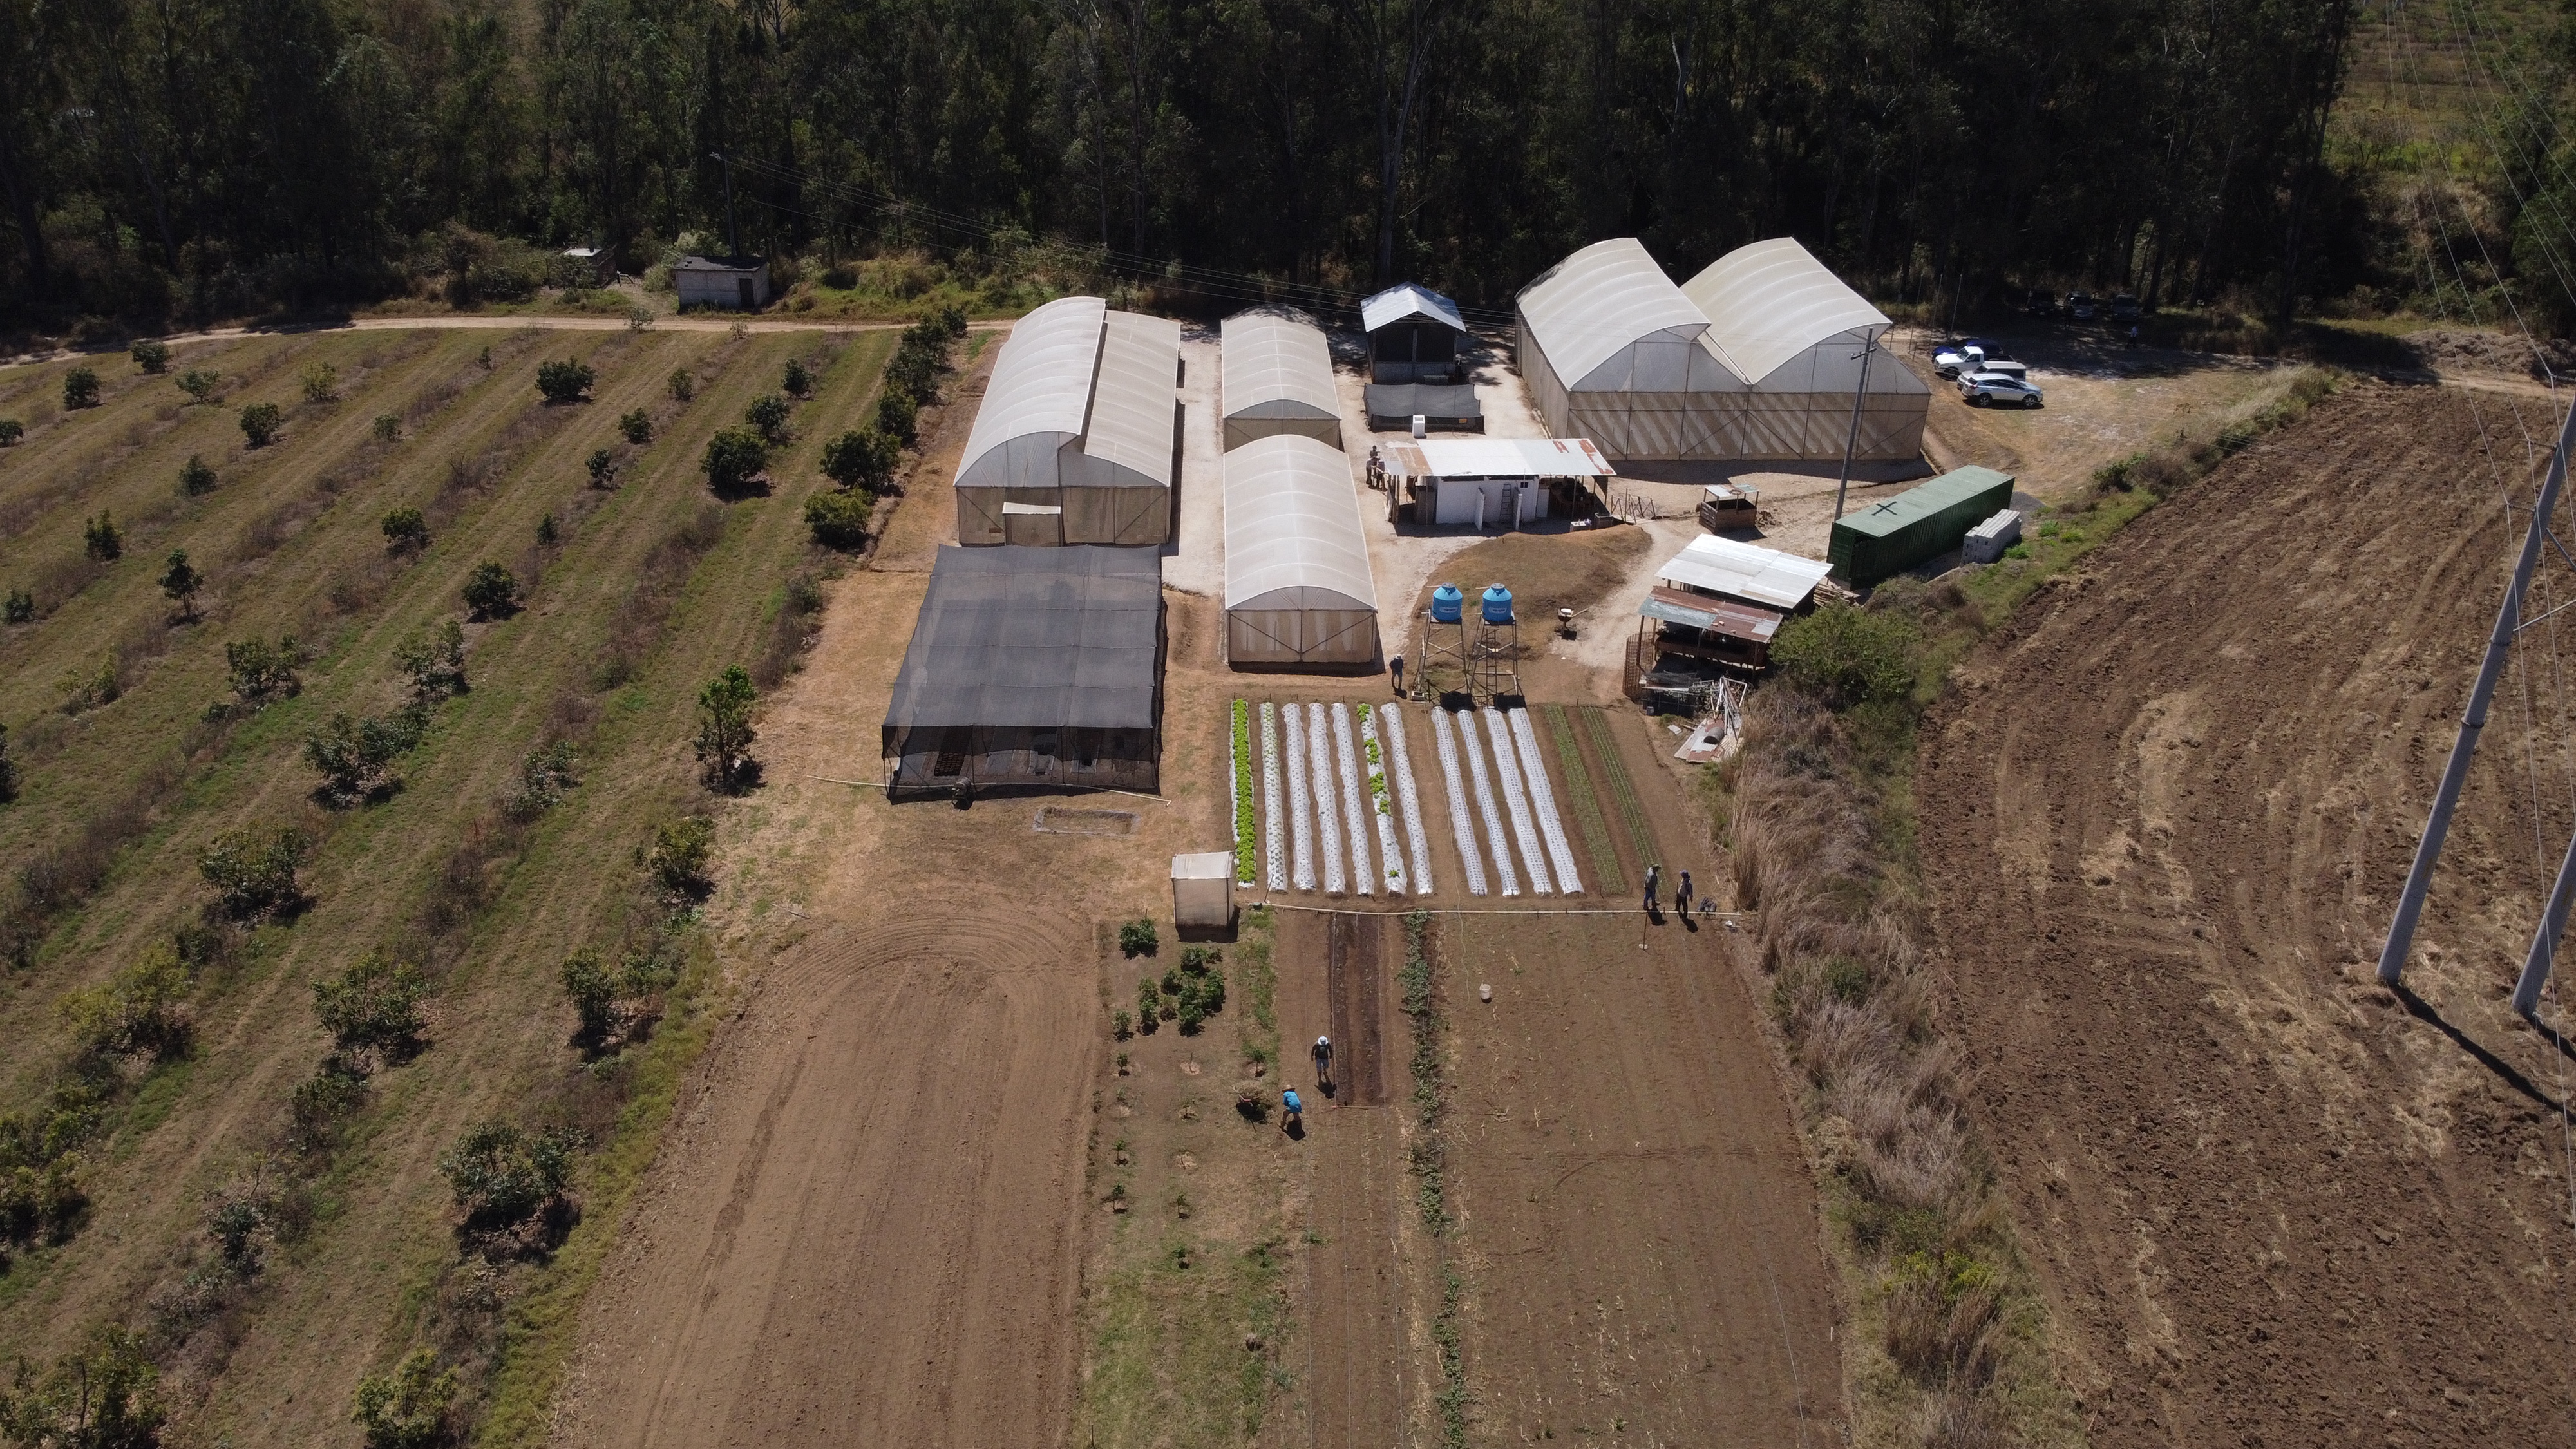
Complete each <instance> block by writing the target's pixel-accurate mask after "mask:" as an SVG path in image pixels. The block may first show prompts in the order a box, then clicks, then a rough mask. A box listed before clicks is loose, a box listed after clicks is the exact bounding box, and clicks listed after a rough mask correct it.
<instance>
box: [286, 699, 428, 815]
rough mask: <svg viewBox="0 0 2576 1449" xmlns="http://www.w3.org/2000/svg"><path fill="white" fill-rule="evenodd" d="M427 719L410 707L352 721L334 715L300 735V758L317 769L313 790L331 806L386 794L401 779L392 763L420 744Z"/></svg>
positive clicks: (345, 717) (349, 718)
mask: <svg viewBox="0 0 2576 1449" xmlns="http://www.w3.org/2000/svg"><path fill="white" fill-rule="evenodd" d="M425 723H426V722H425V721H424V720H423V719H422V718H421V716H420V715H419V714H418V713H416V712H415V711H412V710H402V711H398V712H397V713H394V714H392V715H369V716H368V717H366V718H365V719H352V718H351V717H350V716H348V715H346V714H335V715H333V716H331V718H330V721H329V722H328V723H326V724H324V725H323V726H322V727H321V728H319V729H316V730H314V731H313V732H312V733H310V734H308V735H306V736H305V737H304V760H305V763H307V764H309V765H311V766H312V767H313V768H314V769H315V770H317V771H320V772H321V775H322V783H321V785H320V787H319V788H318V791H317V793H318V794H320V796H321V797H322V799H323V800H324V801H325V802H326V803H328V804H333V805H351V804H356V803H357V802H359V801H362V800H372V799H376V798H379V797H381V796H383V795H386V794H388V793H390V792H391V791H392V790H393V789H394V787H395V786H397V785H399V784H401V783H402V781H401V779H400V777H398V776H396V775H395V774H394V772H393V764H394V761H395V760H397V759H400V758H401V757H402V756H403V754H404V753H405V752H406V751H408V750H410V749H411V747H412V746H414V745H417V744H419V743H420V737H421V731H422V727H423V725H424V724H425Z"/></svg>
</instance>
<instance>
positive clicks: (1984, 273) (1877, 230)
mask: <svg viewBox="0 0 2576 1449" xmlns="http://www.w3.org/2000/svg"><path fill="white" fill-rule="evenodd" d="M2353 12H2354V6H2353V3H2352V0H2028V3H2021V4H2014V5H1971V4H1962V3H1957V0H812V3H805V4H798V3H794V0H734V3H726V0H525V3H521V0H149V3H146V0H0V15H5V17H6V18H5V20H0V27H5V33H0V49H5V52H6V54H5V64H6V66H7V73H8V74H9V75H10V76H11V78H12V81H11V84H10V85H9V86H8V88H7V89H6V91H5V93H0V108H5V109H0V191H5V194H0V205H5V209H6V215H5V217H0V229H5V232H6V234H7V236H6V259H5V263H0V266H5V290H6V295H7V296H8V297H9V298H11V299H14V301H15V303H16V305H17V307H18V308H19V310H20V312H21V313H22V315H25V314H28V313H29V312H30V311H32V312H33V313H34V314H35V315H39V316H41V315H45V314H46V313H48V312H54V313H60V312H68V311H86V312H92V313H103V314H111V315H118V316H124V317H129V318H138V319H140V318H148V317H153V316H171V317H186V316H211V315H220V314H229V313H239V312H243V311H251V310H257V309H260V308H263V307H270V306H309V305H314V304H319V303H326V302H345V301H355V300H363V299H365V298H369V297H375V296H382V295H386V294H388V293H390V292H397V291H400V290H402V289H403V288H405V287H407V286H413V285H416V283H417V280H418V278H419V277H420V276H422V275H423V274H424V273H431V272H435V271H436V270H437V269H438V267H439V266H440V265H441V262H440V258H441V257H442V256H445V255H450V254H452V252H453V250H454V248H453V244H452V241H453V236H454V233H455V231H456V229H459V228H463V229H471V230H472V231H474V232H477V233H482V234H487V235H494V236H504V237H518V238H524V239H526V240H528V241H531V242H535V243H538V244H542V245H548V246H562V245H569V244H579V243H598V244H601V245H605V246H607V247H609V248H611V249H613V250H614V251H616V252H617V254H618V256H619V259H620V262H621V264H622V265H623V266H624V267H625V268H626V269H627V270H630V271H635V270H641V268H642V266H643V265H644V264H648V263H649V262H651V261H652V260H653V259H655V258H656V257H658V256H659V255H660V253H661V249H662V247H663V246H664V245H665V244H667V243H668V242H669V241H670V240H671V239H672V238H673V237H675V236H677V235H678V234H680V233H682V232H685V231H697V232H700V233H702V234H703V235H706V236H708V237H711V238H720V237H721V236H722V235H723V227H724V217H725V207H726V200H725V181H726V177H725V174H724V170H725V168H724V167H723V166H722V165H720V163H719V162H717V161H716V160H715V159H713V158H714V156H715V155H717V154H718V153H722V154H725V155H729V156H731V157H733V158H734V163H735V164H734V165H733V166H732V168H731V169H732V176H731V181H732V192H733V206H734V214H735V217H736V219H737V221H738V224H739V226H740V228H741V231H742V233H743V241H744V245H745V247H746V249H753V250H773V249H797V250H802V251H815V250H824V249H829V250H832V251H835V252H837V253H839V254H840V255H844V256H846V255H849V254H851V253H854V252H857V253H864V252H868V251H872V250H877V249H881V248H884V247H886V246H889V245H901V246H910V247H925V248H929V249H931V250H932V251H933V252H935V253H939V254H942V255H947V254H951V253H958V252H963V253H966V254H969V255H973V256H981V257H984V258H986V259H987V261H988V262H989V260H990V259H991V258H992V257H993V256H994V255H995V254H996V253H997V252H999V253H1005V254H1006V253H1008V252H1010V251H1011V250H1012V249H1013V248H1015V247H1025V246H1026V245H1028V244H1029V243H1030V242H1031V241H1033V240H1035V241H1044V242H1048V243H1060V244H1070V245H1075V246H1080V247H1085V248H1089V249H1092V251H1093V253H1094V255H1095V256H1098V257H1102V258H1104V259H1106V260H1107V261H1108V262H1109V263H1110V264H1111V265H1112V266H1113V267H1119V268H1128V269H1131V270H1132V269H1134V268H1139V267H1161V268H1167V269H1169V270H1170V274H1171V275H1174V276H1184V275H1188V272H1187V269H1189V268H1211V269H1217V270H1221V271H1224V272H1227V273H1240V274H1256V275H1259V276H1262V277H1266V278H1275V279H1279V280H1281V281H1285V282H1295V283H1302V284H1307V285H1316V286H1331V287H1343V288H1350V289H1357V288H1364V287H1367V286H1370V285H1373V284H1376V283H1380V282H1383V281H1386V280H1389V279H1392V278H1398V277H1410V278H1418V279H1422V280H1426V281H1430V282H1433V283H1435V284H1438V285H1441V286H1444V287H1447V288H1449V289H1451V290H1452V291H1453V292H1454V293H1456V294H1457V295H1458V296H1459V297H1460V298H1461V299H1462V300H1464V301H1467V302H1469V303H1470V304H1482V305H1487V306H1496V305H1507V304H1508V299H1509V298H1510V297H1511V295H1512V294H1513V293H1514V292H1515V291H1516V290H1518V289H1519V288H1520V287H1521V286H1522V285H1524V284H1525V283H1526V282H1527V281H1528V280H1529V279H1530V278H1531V277H1532V276H1534V275H1535V274H1536V273H1537V272H1539V271H1540V270H1542V269H1543V268H1545V267H1546V266H1548V265H1549V264H1550V263H1552V262H1554V261H1555V260H1556V259H1557V258H1558V257H1560V256H1562V255H1563V254H1564V253H1565V252H1566V251H1567V250H1569V249H1570V248H1572V247H1574V246H1577V245H1580V244H1582V243H1583V242H1586V241H1589V240H1593V239H1597V238H1599V237H1603V236H1612V235H1622V234H1636V235H1639V236H1642V237H1644V238H1645V239H1646V240H1647V242H1648V244H1649V245H1650V246H1651V247H1652V248H1653V249H1654V250H1655V252H1656V254H1657V255H1658V256H1659V257H1661V258H1662V259H1663V260H1664V261H1665V262H1666V264H1667V265H1668V266H1671V267H1673V268H1675V269H1676V270H1677V271H1679V272H1681V273H1683V274H1685V275H1686V274H1687V272H1688V271H1689V270H1690V269H1694V268H1696V267H1697V266H1699V265H1701V264H1702V263H1704V262H1705V261H1707V260H1708V259H1710V258H1712V257H1714V256H1716V255H1718V254H1720V253H1722V252H1724V251H1725V250H1727V249H1729V248H1731V247H1733V246H1736V245H1738V244H1741V243H1743V242H1745V241H1748V240H1752V239H1755V238H1759V237H1763V236H1770V235H1778V234H1782V233H1790V234H1794V235H1796V236H1798V237H1799V238H1801V239H1802V240H1804V241H1805V242H1806V243H1807V244H1808V245H1809V246H1810V247H1812V248H1814V249H1815V250H1817V251H1818V252H1819V253H1820V254H1822V255H1824V256H1826V257H1827V258H1829V259H1830V260H1831V261H1832V262H1833V263H1834V264H1836V265H1837V266H1839V267H1841V268H1843V269H1844V270H1846V271H1847V272H1848V273H1850V274H1852V275H1854V276H1856V277H1858V278H1860V279H1862V280H1863V281H1864V283H1865V284H1866V285H1869V286H1871V287H1873V288H1876V289H1879V290H1881V291H1882V292H1884V293H1886V294H1889V295H1895V296H1901V297H1909V298H1915V297H1924V296H1930V295H1947V293H1948V292H1949V290H1950V289H1951V288H1953V287H1955V286H1957V285H1959V284H1960V282H1961V280H1962V279H1965V282H1966V284H1967V285H1968V286H1969V288H1970V289H1971V291H1972V292H1973V291H1975V290H1977V289H1979V288H1988V289H1999V288H2003V287H2006V286H2010V285H2014V284H2020V283H2025V282H2029V283H2042V284H2045V283H2049V282H2054V283H2057V284H2058V285H2061V286H2065V285H2087V284H2089V285H2094V286H2098V287H2110V286H2115V285H2126V286H2128V287H2131V288H2133V289H2135V290H2137V291H2139V292H2141V293H2144V294H2147V295H2149V296H2151V297H2154V298H2157V299H2159V300H2169V301H2170V300H2183V299H2193V298H2209V297H2214V296H2232V297H2236V298H2238V299H2253V300H2252V301H2251V302H2250V303H2249V304H2250V305H2258V306H2270V305H2273V304H2274V303H2275V302H2278V301H2280V300H2282V299H2288V298H2294V297H2297V296H2298V295H2300V294H2302V293H2310V294H2316V295H2323V294H2324V293H2325V292H2326V291H2327V290H2328V289H2331V288H2333V287H2335V286H2337V285H2339V284H2340V283H2341V282H2342V281H2343V280H2344V279H2346V278H2348V277H2349V276H2350V275H2351V274H2352V273H2353V272H2354V269H2355V268H2356V267H2357V266H2358V265H2360V258H2359V252H2360V251H2361V250H2364V249H2365V248H2364V246H2363V244H2362V243H2360V242H2359V241H2357V240H2356V236H2357V233H2358V232H2360V231H2361V230H2362V228H2361V227H2360V226H2359V225H2358V224H2357V221H2356V218H2357V216H2358V214H2359V211H2360V209H2361V207H2362V204H2363V203H2362V200H2361V195H2360V191H2359V190H2358V188H2357V187H2356V185H2355V184H2354V182H2353V180H2352V178H2351V177H2349V176H2347V175H2345V174H2344V173H2343V172H2342V171H2340V170H2339V169H2338V168H2337V167H2336V166H2335V165H2334V164H2332V162H2331V161H2330V159H2329V158H2328V157H2327V155H2326V151H2325V147H2324V144H2323V143H2324V137H2325V133H2326V129H2327V119H2328V116H2329V113H2330V111H2331V108H2332V106H2333V104H2334V101H2335V97H2336V95H2337V91H2338V87H2339V85H2340V84H2341V81H2342V77H2343V75H2344V71H2345V52H2346V46H2347V40H2348V37H2349V33H2350V31H2351V28H2352V24H2353ZM890 200H891V201H899V202H900V203H901V205H900V206H893V205H889V201H890ZM442 237H446V238H448V240H447V241H444V242H443V241H442Z"/></svg>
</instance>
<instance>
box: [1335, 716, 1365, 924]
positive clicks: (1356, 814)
mask: <svg viewBox="0 0 2576 1449" xmlns="http://www.w3.org/2000/svg"><path fill="white" fill-rule="evenodd" d="M1329 713H1330V714H1331V715H1332V718H1333V778H1334V780H1335V781H1336V782H1337V783H1339V784H1340V785H1341V787H1342V790H1341V794H1342V830H1343V833H1344V835H1345V836H1346V837H1347V838H1348V839H1349V841H1350V850H1351V889H1352V890H1354V891H1357V892H1359V893H1360V894H1361V895H1364V896H1373V895H1376V894H1377V872H1376V871H1374V870H1371V869H1370V868H1369V826H1368V812H1367V811H1366V810H1365V809H1363V808H1361V805H1360V752H1359V748H1358V746H1356V745H1354V744H1353V743H1352V742H1351V707H1350V706H1349V705H1347V704H1336V705H1334V706H1333V707H1332V709H1331V710H1330V711H1329Z"/></svg>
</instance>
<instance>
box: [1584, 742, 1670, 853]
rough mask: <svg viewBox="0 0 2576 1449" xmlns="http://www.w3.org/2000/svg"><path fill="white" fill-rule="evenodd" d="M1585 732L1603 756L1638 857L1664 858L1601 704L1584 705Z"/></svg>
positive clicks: (1604, 773) (1605, 772)
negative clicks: (1629, 777)
mask: <svg viewBox="0 0 2576 1449" xmlns="http://www.w3.org/2000/svg"><path fill="white" fill-rule="evenodd" d="M1583 732H1584V733H1585V734H1586V735H1588V736H1590V737H1591V740H1592V748H1593V750H1594V751H1595V752H1596V753H1598V754H1599V755H1600V756H1601V773H1602V776H1603V777H1604V778H1606V779H1608V780H1609V782H1610V798H1612V799H1614V800H1616V801H1618V802H1619V814H1620V816H1621V817H1622V818H1624V819H1625V820H1626V821H1627V822H1628V839H1629V840H1630V841H1631V842H1633V843H1634V844H1635V845H1636V847H1637V859H1639V860H1641V861H1645V862H1648V863H1650V864H1651V863H1653V862H1655V861H1659V860H1662V859H1663V858H1664V857H1663V852H1661V851H1659V850H1657V849H1656V848H1655V832H1654V828H1653V827H1652V826H1650V825H1648V824H1647V823H1646V807H1645V806H1643V805H1641V804H1639V803H1638V801H1637V787H1636V786H1635V785H1633V784H1631V783H1629V780H1628V766H1627V764H1626V762H1624V761H1622V760H1621V759H1620V758H1619V742H1618V741H1617V740H1615V739H1613V738H1611V735H1610V718H1609V716H1607V715H1605V714H1603V713H1602V712H1601V707H1600V706H1599V705H1597V704H1587V705H1585V706H1584V707H1583Z"/></svg>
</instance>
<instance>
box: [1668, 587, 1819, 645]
mask: <svg viewBox="0 0 2576 1449" xmlns="http://www.w3.org/2000/svg"><path fill="white" fill-rule="evenodd" d="M1637 613H1638V615H1639V616H1640V617H1642V618H1647V619H1661V620H1663V621H1664V622H1666V623H1668V624H1683V625H1687V626H1689V627H1691V628H1693V629H1710V630H1714V631H1716V632H1717V633H1720V634H1723V635H1725V636H1727V637H1728V638H1730V639H1750V640H1752V641H1753V642H1755V643H1757V644H1768V643H1770V642H1771V636H1773V635H1774V634H1777V633H1779V632H1780V624H1781V620H1782V618H1783V617H1784V616H1782V615H1780V614H1778V613H1775V612H1773V611H1771V610H1769V609H1765V608H1761V607H1758V606H1756V605H1753V604H1739V603H1736V602H1735V601H1734V600H1732V599H1706V598H1702V597H1700V596H1699V595H1697V594H1684V593H1678V592H1675V591H1673V590H1670V589H1657V590H1655V591H1654V592H1652V593H1649V594H1648V595H1646V601H1645V602H1644V603H1642V604H1640V605H1638V606H1637Z"/></svg>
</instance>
